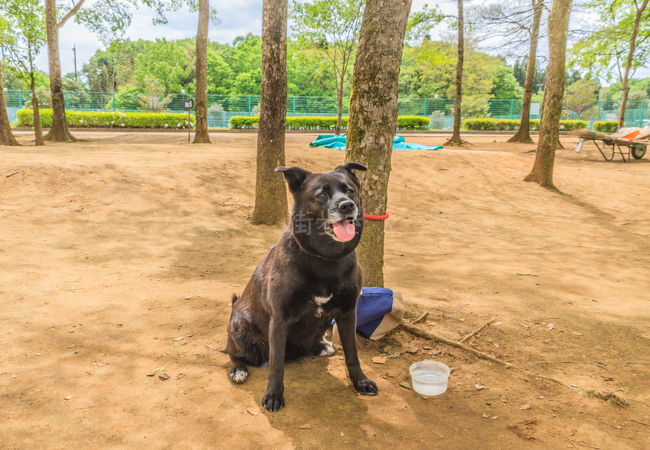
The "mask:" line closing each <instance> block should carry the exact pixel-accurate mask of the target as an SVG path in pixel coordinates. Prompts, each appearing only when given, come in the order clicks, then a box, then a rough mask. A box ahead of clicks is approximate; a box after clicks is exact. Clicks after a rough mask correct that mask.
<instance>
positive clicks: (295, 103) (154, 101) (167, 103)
mask: <svg viewBox="0 0 650 450" xmlns="http://www.w3.org/2000/svg"><path fill="white" fill-rule="evenodd" d="M64 96H65V102H66V108H67V109H71V110H79V111H168V112H184V110H183V101H184V100H185V99H186V98H191V97H192V96H191V95H188V94H169V95H166V96H159V95H148V94H140V93H137V92H133V91H128V92H118V93H111V92H85V91H81V92H64ZM5 98H6V100H7V111H8V113H9V120H11V121H12V122H14V121H15V120H16V112H17V111H18V110H19V109H21V108H24V107H29V106H30V104H31V92H30V91H26V90H22V91H20V90H5ZM39 100H40V102H41V105H42V107H49V106H50V105H49V99H48V98H39ZM259 103H260V97H259V95H208V124H209V126H210V127H215V128H225V127H228V121H229V120H230V118H231V117H232V116H253V115H256V114H259ZM618 106H619V104H618V102H616V101H603V102H597V103H594V104H593V105H591V106H590V107H588V108H585V109H584V110H583V111H582V112H581V113H580V114H578V113H575V112H570V111H565V112H564V114H563V118H566V119H581V120H587V121H595V120H617V117H618ZM348 107H349V99H345V100H344V102H343V114H344V115H347V114H348ZM647 107H648V105H647V102H645V101H638V102H628V104H627V109H626V112H625V123H626V125H628V126H644V125H647V124H650V117H648V118H646V115H648V114H647V112H646V110H647ZM539 109H540V105H539V104H533V107H532V109H531V118H533V119H539ZM453 113H454V100H453V99H446V98H400V99H399V100H398V114H399V115H401V116H411V115H413V116H427V117H429V118H430V120H431V125H430V127H431V128H432V129H450V128H451V126H452V123H453ZM287 115H288V116H335V115H336V98H334V97H305V96H289V97H288V99H287ZM520 116H521V100H519V99H513V100H505V99H488V98H485V97H466V98H464V99H463V118H464V119H466V118H475V117H492V118H496V119H519V118H520Z"/></svg>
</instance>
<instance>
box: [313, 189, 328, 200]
mask: <svg viewBox="0 0 650 450" xmlns="http://www.w3.org/2000/svg"><path fill="white" fill-rule="evenodd" d="M316 198H318V200H322V201H325V200H327V199H328V198H329V195H327V192H325V191H321V192H320V193H319V194H318V195H317V196H316Z"/></svg>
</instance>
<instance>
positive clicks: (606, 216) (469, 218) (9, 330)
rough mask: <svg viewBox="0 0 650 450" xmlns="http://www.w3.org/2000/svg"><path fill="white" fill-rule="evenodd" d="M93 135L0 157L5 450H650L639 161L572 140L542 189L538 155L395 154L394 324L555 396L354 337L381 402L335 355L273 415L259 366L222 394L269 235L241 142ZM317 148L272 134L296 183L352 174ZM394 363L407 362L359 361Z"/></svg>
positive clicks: (0, 417)
mask: <svg viewBox="0 0 650 450" xmlns="http://www.w3.org/2000/svg"><path fill="white" fill-rule="evenodd" d="M82 137H83V136H82ZM87 137H88V140H87V141H85V142H79V143H74V144H51V145H47V146H46V147H41V148H35V147H32V146H30V145H26V146H24V147H20V148H11V147H0V153H1V154H2V158H1V160H0V321H1V323H2V331H1V332H0V349H1V350H0V404H1V405H2V409H1V411H0V436H1V438H0V447H2V448H28V447H32V448H41V447H55V448H64V447H66V448H76V447H127V446H128V447H145V446H147V447H150V448H162V447H172V446H173V447H176V448H208V447H231V448H232V447H233V446H236V447H253V446H255V447H273V448H295V447H298V448H307V447H329V448H338V447H361V448H366V447H367V448H379V447H392V448H424V447H428V448H431V447H439V448H522V447H531V448H601V449H604V448H616V449H626V448H650V444H649V441H648V435H649V431H650V429H649V425H650V407H649V405H650V353H649V351H648V348H649V344H650V331H649V330H650V328H649V326H648V325H649V323H650V321H649V319H650V281H649V278H648V273H649V267H650V240H649V236H650V229H649V228H650V161H649V160H648V158H646V159H644V160H641V161H633V162H631V163H628V164H625V163H623V162H621V161H620V158H618V159H617V160H616V161H614V162H609V163H608V162H605V161H603V160H602V158H601V157H600V154H598V152H597V151H596V149H595V148H594V147H593V146H592V145H586V146H585V148H584V149H583V151H582V153H575V152H573V151H572V149H573V147H575V144H576V141H575V140H574V139H571V138H567V139H563V143H564V144H565V146H566V147H567V150H560V151H558V155H557V163H556V171H555V180H556V184H557V187H558V188H559V189H560V190H561V193H555V192H551V191H548V190H545V189H542V188H539V187H538V186H537V185H535V184H531V183H525V182H523V181H522V179H523V178H524V176H525V175H526V174H527V173H528V171H529V170H530V168H531V167H532V163H533V159H534V153H533V150H534V148H535V147H534V145H519V144H506V143H505V140H506V139H507V136H503V137H498V138H492V137H476V138H470V139H469V140H470V141H471V142H472V143H473V145H471V146H467V147H466V148H463V149H444V150H442V151H438V152H421V151H395V152H394V155H393V171H392V173H391V187H390V198H389V212H390V214H391V218H390V219H389V220H388V221H387V222H386V249H385V252H386V268H385V273H386V283H387V287H390V288H392V289H395V290H399V291H400V292H401V293H402V294H403V297H404V299H405V302H406V304H407V308H408V310H409V314H408V316H407V317H411V318H412V317H415V316H417V315H419V314H421V313H422V312H424V311H428V312H429V316H428V319H427V321H426V322H425V323H423V324H420V325H421V326H422V327H423V328H424V329H427V330H429V331H431V332H434V333H437V334H440V335H444V336H447V337H449V338H452V339H460V338H461V337H462V336H464V335H465V334H467V333H469V332H470V331H471V330H474V329H476V328H477V327H479V326H481V325H482V324H483V323H485V322H487V321H488V320H490V319H492V318H495V319H496V321H495V322H494V323H493V324H492V325H491V326H489V327H488V328H486V329H485V330H484V331H482V332H481V333H479V334H477V335H476V336H475V337H474V338H472V339H470V340H469V341H468V345H470V346H472V347H475V348H476V349H479V350H481V351H484V352H487V353H490V354H491V355H494V356H496V357H499V358H502V359H504V360H507V361H510V362H512V363H513V364H516V365H518V366H521V367H524V368H525V369H527V370H529V371H531V372H535V373H538V374H540V375H544V376H548V377H554V378H557V379H559V380H561V381H562V382H563V383H565V384H566V385H568V386H569V387H566V386H560V385H557V384H554V383H552V382H549V381H544V380H542V379H539V378H536V377H534V376H531V375H528V374H525V373H522V372H518V371H515V370H513V369H507V368H505V367H503V366H500V365H498V364H495V363H492V362H487V361H483V360H479V359H477V358H476V357H475V356H473V355H472V354H469V353H467V352H464V351H463V350H459V349H456V348H452V347H449V346H447V345H443V344H439V343H436V342H431V341H427V340H425V339H422V338H416V337H414V336H412V335H410V334H408V333H407V332H405V331H403V330H401V331H396V332H395V333H393V334H391V335H389V336H388V337H386V338H385V339H383V340H382V341H379V342H371V341H367V340H365V339H363V338H360V339H359V347H360V353H361V362H362V366H363V368H364V370H365V371H366V374H367V375H369V376H370V378H372V379H374V380H375V381H376V382H377V384H378V386H379V389H380V393H379V395H378V396H377V397H373V398H370V397H362V396H358V395H357V394H356V393H355V392H354V390H353V388H352V387H351V385H350V382H349V380H348V378H347V375H346V370H345V366H344V361H343V357H342V352H341V351H340V350H339V351H338V352H337V354H336V355H334V356H332V357H330V358H324V357H321V358H313V359H307V360H304V361H302V362H299V363H294V364H290V365H289V366H288V367H287V370H286V379H285V386H286V394H285V397H286V402H287V406H286V408H285V409H283V410H282V411H280V412H278V413H268V412H266V411H265V410H264V409H263V408H262V407H261V404H260V402H261V399H262V395H263V393H264V389H265V384H266V376H267V370H266V369H264V368H252V369H251V376H250V378H249V381H248V382H247V383H246V384H244V385H241V386H235V385H233V384H231V383H230V382H229V381H228V380H227V378H226V372H227V369H228V367H229V361H228V358H227V356H226V355H224V354H223V353H221V352H220V350H221V349H223V348H224V346H225V341H226V324H227V321H228V317H229V312H230V306H229V304H230V298H231V294H232V293H233V292H241V290H242V288H243V286H244V285H245V283H246V282H247V281H248V278H249V277H250V275H251V273H252V271H253V269H254V267H255V265H256V264H257V262H258V261H259V260H260V259H261V258H262V257H263V256H264V255H265V253H266V252H267V250H268V249H269V247H270V246H271V245H272V244H273V243H274V242H275V241H276V239H277V238H278V236H279V234H280V232H281V229H280V228H279V227H260V226H253V225H251V224H250V222H249V217H250V213H251V211H252V208H253V191H254V183H255V176H254V175H255V174H254V171H255V139H256V135H255V134H228V133H215V134H213V136H212V139H213V143H212V144H203V145H191V144H187V143H186V142H185V139H186V138H185V137H184V136H183V135H173V134H169V135H147V134H129V135H119V134H116V135H113V136H110V135H101V136H97V135H93V136H90V135H89V136H87ZM312 138H313V136H308V135H299V134H290V135H288V136H287V163H288V164H290V165H301V166H303V167H306V168H309V169H311V170H312V171H327V170H330V169H332V168H333V167H334V166H335V165H337V164H339V163H341V162H342V161H343V158H344V153H343V152H340V151H337V150H329V149H309V148H308V147H307V144H308V142H309V141H310V140H311V139H312ZM28 139H29V138H28V137H26V136H23V137H21V140H22V141H23V142H24V143H26V144H29V142H28ZM445 139H446V138H445V137H442V136H434V137H410V138H409V141H412V142H418V143H424V144H441V143H442V142H444V140H445ZM11 174H13V175H11ZM9 175H11V176H9ZM369 212H372V213H382V212H383V211H369ZM400 344H401V345H404V346H409V345H414V346H416V347H417V352H416V353H415V354H411V353H403V354H402V355H401V356H399V357H397V358H389V359H387V361H386V363H385V364H375V363H373V362H372V361H371V358H372V357H374V356H380V355H382V354H384V350H383V349H384V348H385V347H386V346H387V345H393V346H399V345H400ZM393 348H394V347H393ZM432 354H433V355H434V356H435V358H436V359H438V360H440V361H442V362H444V363H446V364H447V365H449V366H450V367H452V368H453V372H452V375H451V378H450V386H449V390H448V391H447V393H445V394H444V395H442V396H439V397H434V398H425V397H422V396H420V395H418V394H416V393H415V392H414V391H413V390H411V389H410V388H409V384H408V381H409V375H408V367H409V365H410V364H411V363H413V362H414V361H418V360H422V359H430V358H431V357H432ZM152 374H153V375H154V376H148V375H152ZM163 374H166V375H168V376H169V378H168V379H166V380H163V379H161V376H162V375H163ZM162 378H165V376H162ZM477 386H478V387H477ZM588 389H596V390H603V391H609V392H612V393H614V394H616V395H617V396H619V397H620V398H623V399H624V400H625V401H627V402H629V406H619V405H617V404H616V402H614V401H612V400H609V401H605V400H602V399H600V398H598V397H597V396H594V395H592V394H589V393H588V391H587V390H588Z"/></svg>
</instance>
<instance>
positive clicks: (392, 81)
mask: <svg viewBox="0 0 650 450" xmlns="http://www.w3.org/2000/svg"><path fill="white" fill-rule="evenodd" d="M410 9H411V0H392V1H385V0H368V2H367V3H366V8H365V11H364V12H363V22H362V23H361V34H360V38H359V49H358V51H357V58H356V61H355V63H354V75H353V79H352V97H351V99H350V119H349V122H348V136H347V148H348V149H347V154H346V156H345V159H346V160H347V161H356V162H359V163H361V164H364V165H366V166H367V167H368V171H367V172H359V173H358V176H359V179H360V181H361V185H362V191H361V197H362V198H363V202H364V209H365V211H366V212H367V213H368V214H375V215H381V214H384V213H385V212H386V202H387V192H388V178H389V175H390V169H391V154H392V149H393V148H392V147H393V136H394V135H395V130H396V128H397V96H398V87H399V71H400V65H401V61H402V49H403V47H404V35H405V33H406V23H407V19H408V15H409V10H410ZM358 254H359V262H360V263H361V267H362V268H363V283H364V286H379V287H381V286H383V285H384V274H383V268H384V222H383V221H377V220H366V222H365V225H364V232H363V237H362V239H361V242H360V243H359V247H358Z"/></svg>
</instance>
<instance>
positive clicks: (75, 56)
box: [72, 44, 78, 81]
mask: <svg viewBox="0 0 650 450" xmlns="http://www.w3.org/2000/svg"><path fill="white" fill-rule="evenodd" d="M72 52H73V53H74V80H75V81H78V80H77V44H74V45H73V46H72Z"/></svg>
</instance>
